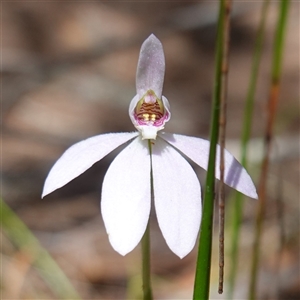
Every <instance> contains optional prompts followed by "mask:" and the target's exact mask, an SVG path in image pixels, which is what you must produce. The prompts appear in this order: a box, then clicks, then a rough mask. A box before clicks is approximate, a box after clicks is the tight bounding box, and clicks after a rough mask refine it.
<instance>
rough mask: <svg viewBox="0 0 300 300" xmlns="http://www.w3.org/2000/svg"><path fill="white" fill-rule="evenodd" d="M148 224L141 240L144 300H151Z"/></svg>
mask: <svg viewBox="0 0 300 300" xmlns="http://www.w3.org/2000/svg"><path fill="white" fill-rule="evenodd" d="M149 227H150V226H149V222H148V225H147V228H146V231H145V233H144V236H143V238H142V259H143V263H142V273H143V275H142V278H143V294H144V297H143V299H144V300H152V299H153V297H152V289H151V270H150V228H149Z"/></svg>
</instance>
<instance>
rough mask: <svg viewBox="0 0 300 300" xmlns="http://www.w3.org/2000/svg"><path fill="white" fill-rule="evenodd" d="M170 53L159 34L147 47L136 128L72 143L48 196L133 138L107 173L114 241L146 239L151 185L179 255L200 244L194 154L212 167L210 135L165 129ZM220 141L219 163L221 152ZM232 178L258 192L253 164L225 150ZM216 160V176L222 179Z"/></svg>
mask: <svg viewBox="0 0 300 300" xmlns="http://www.w3.org/2000/svg"><path fill="white" fill-rule="evenodd" d="M164 73H165V58H164V52H163V47H162V44H161V42H160V41H159V40H158V39H157V38H156V37H155V36H154V35H153V34H152V35H150V36H149V37H148V38H147V39H146V40H145V41H144V43H143V45H142V47H141V51H140V56H139V61H138V66H137V74H136V93H137V94H136V96H135V97H134V98H133V99H132V101H131V103H130V106H129V116H130V119H131V121H132V123H133V125H134V126H135V128H136V129H137V131H135V132H124V133H108V134H101V135H97V136H94V137H90V138H88V139H86V140H83V141H81V142H78V143H77V144H75V145H73V146H71V147H70V148H69V149H67V150H66V151H65V152H64V153H63V155H62V156H61V157H60V158H59V159H58V161H57V162H56V163H55V164H54V166H53V167H52V169H51V171H50V173H49V175H48V177H47V179H46V181H45V185H44V190H43V194H42V197H44V196H45V195H47V194H49V193H51V192H53V191H54V190H56V189H58V188H60V187H62V186H64V185H66V184H67V183H68V182H70V181H71V180H73V179H74V178H76V177H77V176H79V175H80V174H82V173H83V172H85V171H86V170H87V169H89V168H90V167H91V166H92V165H93V164H95V163H96V162H97V161H99V160H100V159H102V158H103V157H104V156H106V155H107V154H108V153H110V152H112V151H113V150H114V149H116V148H117V147H119V146H120V145H122V144H125V143H127V142H129V141H131V142H130V143H129V144H128V146H127V147H126V148H125V149H124V150H122V151H121V152H120V153H119V154H118V155H117V157H116V158H115V159H114V160H113V162H112V163H111V165H110V166H109V168H108V170H107V173H106V175H105V177H104V181H103V186H102V196H101V211H102V216H103V220H104V225H105V227H106V231H107V234H108V236H109V241H110V243H111V245H112V247H113V248H114V249H115V250H116V251H117V252H119V253H120V254H121V255H125V254H127V253H128V252H130V251H132V250H133V249H134V248H135V247H136V246H137V244H138V243H139V242H140V240H141V238H142V236H143V234H144V232H145V230H146V226H147V223H148V220H149V214H150V207H151V193H152V192H151V186H152V185H153V197H154V205H155V210H156V214H157V220H158V224H159V227H160V229H161V231H162V234H163V236H164V238H165V240H166V243H167V245H168V246H169V248H170V249H171V250H172V251H173V252H174V253H175V254H176V255H177V256H179V257H180V258H183V257H184V256H186V255H187V254H188V253H189V252H190V251H191V250H192V249H193V247H194V245H195V242H196V239H197V235H198V231H199V227H200V221H201V212H202V207H201V189H200V183H199V181H198V178H197V175H196V174H195V172H194V170H193V169H192V167H191V165H190V164H189V163H188V162H187V161H186V159H185V157H188V158H189V159H191V160H192V161H193V162H195V163H196V164H197V165H199V166H200V167H202V168H204V169H207V166H208V154H209V147H210V142H209V141H207V140H204V139H201V138H196V137H189V136H184V135H179V134H171V133H165V132H161V130H162V129H164V126H165V123H166V122H168V121H169V120H170V117H171V113H170V106H169V102H168V100H167V99H166V98H165V97H164V96H162V88H163V81H164ZM219 152H220V149H219V146H218V149H217V158H216V165H217V166H218V164H219V160H220V154H219ZM224 175H225V179H224V181H225V183H226V184H227V185H229V186H231V187H233V188H235V189H236V190H237V191H239V192H241V193H243V194H245V195H247V196H249V197H252V198H257V193H256V189H255V186H254V184H253V182H252V180H251V178H250V176H249V175H248V173H247V171H246V170H245V169H244V168H243V167H242V166H241V165H240V164H239V163H238V161H237V160H236V159H235V158H234V157H233V156H232V155H231V154H230V153H229V152H228V151H225V174H224ZM219 177H220V174H219V168H218V167H216V178H218V179H219Z"/></svg>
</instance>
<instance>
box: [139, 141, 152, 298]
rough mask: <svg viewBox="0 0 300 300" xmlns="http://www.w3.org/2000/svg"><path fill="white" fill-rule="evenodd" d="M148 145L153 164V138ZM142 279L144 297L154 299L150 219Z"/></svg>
mask: <svg viewBox="0 0 300 300" xmlns="http://www.w3.org/2000/svg"><path fill="white" fill-rule="evenodd" d="M148 147H149V152H150V163H151V166H152V158H151V155H152V146H151V140H148ZM150 176H151V198H152V197H153V175H152V167H151V174H150ZM142 279H143V299H144V300H152V299H153V296H152V288H151V264H150V219H149V221H148V224H147V228H146V231H145V233H144V236H143V238H142Z"/></svg>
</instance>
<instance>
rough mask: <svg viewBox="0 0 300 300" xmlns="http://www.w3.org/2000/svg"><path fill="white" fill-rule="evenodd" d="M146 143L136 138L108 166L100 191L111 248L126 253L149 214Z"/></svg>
mask: <svg viewBox="0 0 300 300" xmlns="http://www.w3.org/2000/svg"><path fill="white" fill-rule="evenodd" d="M150 187H151V185H150V154H149V148H148V142H147V141H142V140H141V138H140V137H137V138H136V139H135V140H134V141H133V142H132V143H131V144H130V145H128V146H127V147H126V148H125V149H124V150H123V151H122V152H121V153H120V154H119V155H118V156H117V157H116V158H115V160H114V161H113V162H112V164H111V165H110V167H109V169H108V171H107V173H106V175H105V178H104V181H103V188H102V199H101V210H102V216H103V220H104V224H105V227H106V231H107V233H108V236H109V241H110V243H111V245H112V246H113V248H114V249H115V250H116V251H117V252H119V253H120V254H122V255H125V254H127V253H128V252H130V251H131V250H133V248H134V247H135V246H136V245H137V244H138V243H139V241H140V240H141V238H142V236H143V234H144V232H145V229H146V226H147V223H148V219H149V214H150V204H151V194H150Z"/></svg>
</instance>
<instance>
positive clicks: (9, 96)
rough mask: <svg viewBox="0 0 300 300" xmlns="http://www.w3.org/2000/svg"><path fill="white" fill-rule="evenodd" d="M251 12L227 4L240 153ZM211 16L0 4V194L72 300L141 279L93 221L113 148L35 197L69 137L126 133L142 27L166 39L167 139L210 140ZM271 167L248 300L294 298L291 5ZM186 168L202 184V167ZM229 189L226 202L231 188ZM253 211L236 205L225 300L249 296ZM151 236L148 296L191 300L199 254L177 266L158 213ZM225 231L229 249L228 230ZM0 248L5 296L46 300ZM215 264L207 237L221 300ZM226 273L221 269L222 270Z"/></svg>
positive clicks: (262, 113) (203, 9) (128, 5)
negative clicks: (231, 286) (238, 226)
mask: <svg viewBox="0 0 300 300" xmlns="http://www.w3.org/2000/svg"><path fill="white" fill-rule="evenodd" d="M273 2H274V3H273V4H272V5H271V8H270V12H269V14H268V20H267V27H266V38H265V44H264V51H263V58H262V62H261V65H260V75H259V78H258V88H257V93H256V104H255V110H254V120H253V127H252V140H251V143H250V163H249V172H250V173H251V175H252V176H253V178H254V179H255V181H256V183H257V179H258V177H259V167H260V160H261V157H262V149H263V142H262V139H263V136H264V130H265V124H266V103H267V99H268V92H269V87H270V70H271V58H272V46H273V37H274V30H275V25H276V21H277V12H278V11H277V8H278V2H277V1H273ZM260 8H261V2H260V1H234V9H233V18H232V30H231V50H230V73H229V74H230V75H229V90H228V122H227V148H228V149H229V150H230V151H231V152H233V153H234V154H235V155H236V156H237V157H239V138H240V135H241V128H242V118H243V110H244V104H245V97H246V92H247V87H248V82H249V77H250V70H251V63H252V55H253V48H254V39H255V33H256V29H257V26H258V20H259V16H260ZM217 11H218V6H217V2H216V1H171V2H169V1H160V2H148V1H145V2H144V1H139V2H138V1H93V2H90V1H86V2H75V1H73V2H72V1H71V2H64V1H61V2H59V1H47V2H44V1H40V2H39V1H36V2H29V1H23V2H22V1H19V2H9V1H6V2H1V27H2V28H1V30H2V33H1V37H2V44H1V53H2V75H1V80H2V84H1V87H2V92H1V93H2V99H1V100H2V112H1V119H2V124H1V126H2V160H1V172H2V178H1V181H2V191H1V193H2V197H3V199H4V200H5V201H6V203H7V204H9V206H10V207H11V208H12V209H13V210H14V212H16V213H17V215H18V216H19V217H20V219H21V220H23V221H24V223H25V224H26V225H27V226H28V227H29V228H30V230H31V231H32V232H33V233H34V235H35V236H36V237H37V238H38V240H39V241H40V243H41V244H42V245H43V246H44V247H45V248H46V249H47V250H48V251H49V253H50V254H51V255H52V257H53V258H54V259H55V260H56V261H57V263H58V264H59V266H60V267H61V268H62V269H63V271H64V272H65V273H66V275H67V276H68V278H69V279H70V280H71V282H72V284H73V285H74V287H75V288H76V289H77V291H78V292H79V294H80V295H81V296H82V298H83V299H124V298H126V297H134V296H133V295H135V292H134V290H136V289H137V290H138V289H139V286H138V287H136V284H135V280H136V278H137V276H138V275H139V273H140V248H139V247H137V248H136V249H135V250H134V251H133V252H132V253H130V254H128V255H127V256H126V257H122V256H120V255H119V254H117V253H116V252H114V250H113V249H112V248H111V246H110V244H109V242H108V238H107V235H106V232H105V229H104V227H103V221H102V217H101V215H100V208H99V207H100V206H99V201H100V193H101V185H102V180H103V176H104V174H105V172H106V170H107V168H108V166H109V163H110V162H111V161H112V159H113V158H114V156H115V155H116V153H117V152H118V151H114V152H113V153H112V154H110V155H108V156H107V157H106V158H104V159H103V160H101V161H100V162H99V163H97V164H95V165H94V166H93V167H92V168H91V169H90V170H88V171H87V172H86V173H85V174H83V175H82V176H80V177H79V178H77V179H75V180H74V181H72V182H71V183H70V184H68V185H67V186H65V187H64V188H62V189H60V190H58V191H56V192H54V193H53V194H51V195H49V196H47V197H46V198H45V199H43V200H41V199H40V195H41V191H42V188H43V183H44V180H45V178H46V176H47V173H48V171H49V170H50V168H51V166H52V165H53V164H54V162H55V161H56V160H57V158H58V157H59V156H60V155H61V154H62V153H63V151H64V150H65V149H66V148H67V147H68V146H70V145H72V144H73V143H75V142H77V141H80V140H82V139H85V138H87V137H90V136H93V135H97V134H101V133H107V132H122V131H132V130H134V128H133V126H132V124H131V122H130V120H129V117H128V113H127V111H128V105H129V103H130V100H131V99H132V98H133V96H134V95H135V72H136V66H137V60H138V54H139V49H140V46H141V44H142V42H143V41H144V40H145V39H146V38H147V37H148V36H149V35H150V34H151V33H154V34H155V35H156V36H157V37H158V38H159V39H160V40H161V42H162V43H163V46H164V51H165V56H166V76H165V84H164V93H163V94H164V95H165V96H166V97H167V98H168V99H169V101H170V104H171V112H172V118H171V120H170V122H169V123H168V124H167V126H166V131H169V132H175V133H181V134H186V135H193V136H199V137H203V138H207V137H208V134H209V122H210V108H211V102H212V101H211V99H212V89H213V74H214V44H215V35H216V26H215V25H216V19H217ZM271 161H272V165H271V169H270V172H269V177H268V193H269V196H268V200H267V201H268V204H267V212H266V216H265V227H264V229H265V231H264V235H263V245H262V248H261V271H260V275H259V281H258V282H259V286H258V288H259V297H260V298H259V299H276V298H278V299H300V287H299V284H300V276H299V241H298V238H299V231H300V230H299V2H297V1H294V2H292V3H291V9H290V13H289V21H288V28H287V36H286V46H285V58H284V63H283V72H282V81H281V92H280V100H279V105H278V114H277V118H276V125H275V136H274V144H273V151H272V155H271ZM195 170H196V171H197V173H198V174H199V179H200V181H201V182H202V183H204V180H205V172H204V171H203V170H200V169H197V168H196V169H195ZM226 192H227V195H228V200H227V201H228V203H230V201H231V200H230V198H231V196H232V195H233V193H232V191H230V189H228V190H226ZM231 205H232V204H231ZM256 207H257V202H256V201H254V200H251V199H247V200H246V202H245V213H244V218H243V227H242V233H241V246H240V264H239V276H238V284H237V289H236V291H235V295H236V299H245V297H246V295H247V290H248V278H249V274H250V257H251V247H252V242H253V232H254V230H253V229H254V220H255V212H256ZM279 212H282V214H280V213H279ZM228 218H229V219H227V221H228V223H230V217H228ZM216 224H217V219H216ZM282 236H283V237H284V238H283V239H282ZM151 237H152V246H151V247H152V248H151V251H152V269H153V288H154V296H155V299H190V298H191V296H192V289H193V280H194V273H195V260H196V247H195V249H194V250H193V252H192V253H190V254H189V255H188V256H187V257H186V258H184V259H182V260H180V259H179V258H177V257H176V256H175V255H174V254H173V253H172V252H171V251H170V250H169V249H168V248H167V246H166V244H165V242H164V240H163V238H162V236H161V233H160V231H159V229H158V226H157V222H156V217H155V213H152V216H151ZM225 237H226V238H227V242H228V241H229V239H230V231H227V232H226V234H225ZM282 241H284V243H282ZM215 242H217V226H216V238H215ZM1 244H2V247H1V249H2V250H1V252H2V270H1V275H2V284H1V293H2V299H57V298H56V296H55V295H54V294H53V291H52V290H51V288H49V286H48V285H47V284H46V282H45V281H44V280H43V279H42V278H41V277H40V276H39V273H38V272H37V270H36V269H35V268H34V267H33V266H32V264H31V263H32V262H31V260H30V259H29V258H28V257H27V256H26V255H25V254H24V253H23V252H22V249H19V248H18V247H16V246H15V245H14V243H13V242H12V241H11V240H10V238H9V236H8V235H7V234H5V232H4V233H2V240H1ZM226 245H227V244H226ZM228 245H229V242H228ZM217 256H218V254H217V243H215V244H214V249H213V265H212V266H213V268H212V289H211V298H212V299H226V285H225V294H224V295H218V293H217V275H218V274H217V272H218V260H217ZM278 261H280V264H278ZM225 263H226V262H225ZM225 268H227V269H226V273H227V270H228V264H227V265H226V266H225Z"/></svg>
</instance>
